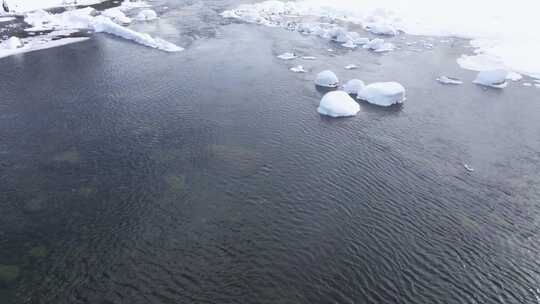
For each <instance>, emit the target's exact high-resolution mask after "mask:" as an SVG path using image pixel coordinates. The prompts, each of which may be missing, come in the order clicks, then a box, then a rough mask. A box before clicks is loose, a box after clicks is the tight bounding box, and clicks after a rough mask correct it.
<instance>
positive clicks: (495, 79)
mask: <svg viewBox="0 0 540 304" xmlns="http://www.w3.org/2000/svg"><path fill="white" fill-rule="evenodd" d="M507 77H508V72H507V71H505V70H489V71H481V72H480V73H478V75H477V76H476V79H475V80H474V81H473V83H475V84H478V85H482V86H486V87H492V88H497V89H502V88H505V87H506V86H507V85H508V83H507V82H506V79H507Z"/></svg>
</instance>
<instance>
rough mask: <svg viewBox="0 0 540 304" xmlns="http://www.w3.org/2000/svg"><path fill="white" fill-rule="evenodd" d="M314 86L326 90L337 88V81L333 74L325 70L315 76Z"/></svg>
mask: <svg viewBox="0 0 540 304" xmlns="http://www.w3.org/2000/svg"><path fill="white" fill-rule="evenodd" d="M315 84H316V85H318V86H321V87H326V88H337V86H338V84H339V79H338V77H337V76H336V74H335V73H334V72H332V71H329V70H326V71H322V72H320V73H319V74H318V75H317V78H316V79H315Z"/></svg>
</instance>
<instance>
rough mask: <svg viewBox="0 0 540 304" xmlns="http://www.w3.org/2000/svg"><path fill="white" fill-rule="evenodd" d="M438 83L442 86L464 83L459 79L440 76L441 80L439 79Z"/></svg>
mask: <svg viewBox="0 0 540 304" xmlns="http://www.w3.org/2000/svg"><path fill="white" fill-rule="evenodd" d="M437 81H438V82H440V83H442V84H453V85H458V84H463V81H461V80H459V79H457V78H453V77H448V76H440V77H439V78H437Z"/></svg>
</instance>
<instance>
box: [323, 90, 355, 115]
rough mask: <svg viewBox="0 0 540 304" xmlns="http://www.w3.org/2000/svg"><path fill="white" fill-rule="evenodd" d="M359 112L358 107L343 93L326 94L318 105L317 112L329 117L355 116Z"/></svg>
mask: <svg viewBox="0 0 540 304" xmlns="http://www.w3.org/2000/svg"><path fill="white" fill-rule="evenodd" d="M359 111H360V105H358V103H357V102H356V101H354V99H352V98H351V96H349V94H347V93H346V92H344V91H332V92H328V93H326V94H325V95H324V96H323V98H322V99H321V102H320V104H319V108H318V109H317V112H319V114H322V115H328V116H331V117H347V116H355V115H356V114H357V113H358V112H359Z"/></svg>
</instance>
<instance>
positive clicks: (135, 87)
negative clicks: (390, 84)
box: [0, 1, 540, 304]
mask: <svg viewBox="0 0 540 304" xmlns="http://www.w3.org/2000/svg"><path fill="white" fill-rule="evenodd" d="M237 2H238V1H192V2H180V3H178V2H176V3H164V4H163V5H166V6H167V9H163V11H162V12H161V13H162V18H161V19H160V20H159V21H157V22H155V23H151V24H146V25H141V24H139V25H134V28H136V29H138V30H141V31H144V32H148V33H151V34H155V35H158V36H161V37H162V38H165V39H168V40H170V41H172V42H175V43H177V44H179V45H181V46H183V47H185V48H186V50H185V51H183V52H180V53H163V52H160V51H157V50H153V49H150V48H145V47H142V46H140V45H137V44H134V43H132V42H129V41H125V40H122V39H118V38H114V37H111V36H107V35H94V36H93V37H92V38H91V39H89V40H87V41H85V42H81V43H77V44H71V45H68V46H64V47H61V48H55V49H49V50H43V51H39V52H33V53H28V54H25V55H20V56H13V57H8V58H4V59H1V60H0V92H1V96H0V190H1V191H0V210H1V212H0V302H1V303H2V304H4V303H6V304H12V303H219V304H223V303H407V304H408V303H411V304H412V303H415V304H417V303H441V304H442V303H445V304H453V303H456V304H457V303H516V304H517V303H539V302H540V300H539V299H540V290H539V288H540V259H539V256H538V255H539V254H538V252H539V251H540V243H539V242H540V238H539V234H538V232H539V229H540V206H539V203H540V174H539V173H538V172H539V171H540V120H539V119H538V117H539V114H540V102H539V99H538V93H539V92H540V90H538V89H536V88H534V87H532V88H525V87H522V86H521V85H520V84H511V85H510V86H509V88H507V89H505V90H503V91H496V90H484V89H482V88H480V87H478V86H475V85H473V84H471V83H470V82H471V80H472V79H473V78H474V76H475V75H474V73H472V72H469V71H465V70H461V69H459V67H458V66H457V64H456V63H455V59H456V57H457V56H459V55H460V54H462V52H463V48H464V45H465V44H466V42H464V41H457V40H451V41H450V42H447V41H444V42H440V39H433V38H429V37H411V36H404V38H403V39H402V38H398V40H397V41H396V43H397V44H398V46H400V49H399V50H397V51H395V52H392V53H390V54H387V55H376V54H372V53H369V52H367V51H363V50H358V51H354V52H349V51H345V50H341V49H337V47H336V46H335V45H332V44H331V43H328V42H325V41H322V40H320V39H318V38H316V37H309V36H302V35H300V34H298V33H294V32H289V31H286V30H283V29H278V28H265V27H260V26H255V25H247V24H241V23H235V22H233V23H230V22H228V21H225V20H222V19H221V17H219V16H218V13H219V12H220V11H222V10H223V9H226V8H230V7H233V6H236V5H237V4H238V3H237ZM160 7H161V6H160ZM158 10H159V9H158ZM409 41H426V42H429V43H433V44H435V47H434V49H433V50H429V49H425V50H421V51H419V50H416V49H413V48H412V47H411V48H408V47H407V46H408V45H407V44H406V42H409ZM331 47H332V48H335V49H336V50H337V51H335V52H328V50H327V49H328V48H331ZM291 50H295V51H296V52H297V53H299V54H302V55H312V56H316V57H317V60H314V61H305V62H294V63H293V62H283V61H281V60H279V59H277V58H276V55H278V54H280V53H283V52H286V51H291ZM298 63H300V64H303V65H304V67H305V68H306V69H307V70H308V73H305V74H295V73H292V72H290V71H289V70H288V69H289V68H290V67H291V66H292V65H295V64H298ZM350 63H355V64H357V65H358V66H359V67H360V68H359V69H357V70H345V69H343V67H344V66H345V65H347V64H350ZM327 68H331V69H333V70H334V71H336V73H337V74H338V75H339V76H340V77H341V78H342V79H343V80H346V79H350V78H352V77H357V78H361V79H363V80H364V81H366V82H373V81H388V80H397V81H400V82H401V83H402V84H403V85H404V86H405V87H406V88H407V90H408V99H407V101H406V102H405V104H404V105H403V106H402V107H399V108H390V109H380V108H377V107H374V106H369V105H367V104H365V103H361V107H362V111H361V112H360V113H359V115H358V116H356V117H354V118H346V119H329V118H326V117H322V116H320V115H319V114H318V113H317V112H316V107H317V105H318V102H319V100H320V97H321V95H322V92H319V91H317V90H316V88H315V87H314V86H313V77H314V75H315V73H316V72H319V71H321V70H323V69H327ZM441 74H447V75H452V76H457V77H460V78H462V79H463V80H464V81H465V84H463V85H461V86H443V85H440V84H438V83H437V82H435V80H434V79H435V78H437V77H438V76H440V75H441ZM464 164H468V165H470V166H472V167H474V169H475V171H474V172H468V171H467V170H465V168H464Z"/></svg>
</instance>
